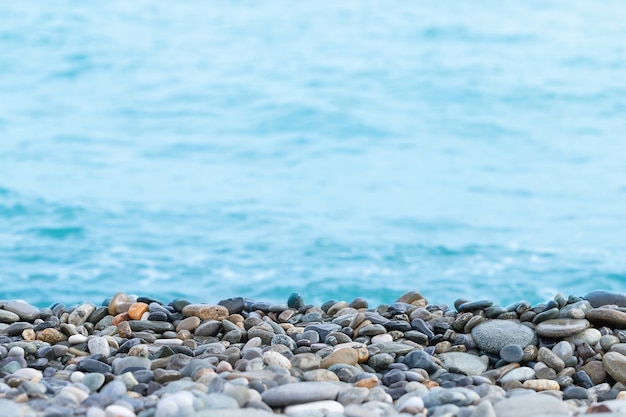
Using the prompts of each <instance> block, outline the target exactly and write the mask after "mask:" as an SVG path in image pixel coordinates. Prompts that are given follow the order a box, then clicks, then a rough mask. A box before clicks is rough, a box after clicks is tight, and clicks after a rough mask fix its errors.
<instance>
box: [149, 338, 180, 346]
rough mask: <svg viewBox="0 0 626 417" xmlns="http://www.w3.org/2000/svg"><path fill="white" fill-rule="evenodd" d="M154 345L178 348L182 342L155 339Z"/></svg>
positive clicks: (178, 340)
mask: <svg viewBox="0 0 626 417" xmlns="http://www.w3.org/2000/svg"><path fill="white" fill-rule="evenodd" d="M154 344H155V345H169V346H180V345H182V344H183V341H182V340H180V339H157V340H155V341H154Z"/></svg>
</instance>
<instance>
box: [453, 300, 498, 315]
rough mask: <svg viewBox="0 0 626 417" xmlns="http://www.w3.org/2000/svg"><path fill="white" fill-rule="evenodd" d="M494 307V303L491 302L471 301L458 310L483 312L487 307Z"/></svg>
mask: <svg viewBox="0 0 626 417" xmlns="http://www.w3.org/2000/svg"><path fill="white" fill-rule="evenodd" d="M492 305H493V301H491V300H480V301H470V302H467V303H463V304H461V305H460V306H459V308H458V310H459V312H464V311H472V310H482V309H485V308H487V307H491V306H492Z"/></svg>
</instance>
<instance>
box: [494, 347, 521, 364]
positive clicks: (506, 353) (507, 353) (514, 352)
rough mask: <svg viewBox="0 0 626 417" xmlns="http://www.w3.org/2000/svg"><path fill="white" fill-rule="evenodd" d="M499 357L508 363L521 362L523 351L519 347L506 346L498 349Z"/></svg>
mask: <svg viewBox="0 0 626 417" xmlns="http://www.w3.org/2000/svg"><path fill="white" fill-rule="evenodd" d="M500 357H501V358H502V359H504V360H505V361H507V362H509V363H512V362H521V361H522V359H524V349H522V348H521V347H520V346H519V345H506V346H503V347H502V349H500Z"/></svg>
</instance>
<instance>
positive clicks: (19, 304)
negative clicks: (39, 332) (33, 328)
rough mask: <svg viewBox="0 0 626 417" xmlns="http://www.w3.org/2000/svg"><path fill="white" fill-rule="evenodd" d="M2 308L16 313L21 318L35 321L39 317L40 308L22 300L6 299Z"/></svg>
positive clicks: (1, 305) (0, 306) (0, 305)
mask: <svg viewBox="0 0 626 417" xmlns="http://www.w3.org/2000/svg"><path fill="white" fill-rule="evenodd" d="M0 308H2V309H4V310H6V311H10V312H11V313H15V314H17V315H18V316H19V318H20V319H21V320H25V321H33V320H35V319H36V318H37V317H39V309H38V308H37V307H35V306H32V305H30V304H28V303H26V302H24V301H21V300H12V301H4V302H2V303H1V304H0Z"/></svg>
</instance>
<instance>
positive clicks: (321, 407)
mask: <svg viewBox="0 0 626 417" xmlns="http://www.w3.org/2000/svg"><path fill="white" fill-rule="evenodd" d="M284 411H285V414H287V415H301V414H304V415H307V414H308V413H324V415H330V413H336V414H339V415H342V414H343V412H344V407H343V405H342V404H341V403H339V402H337V401H328V400H327V401H313V402H309V403H306V404H296V405H290V406H288V407H285V410H284Z"/></svg>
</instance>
